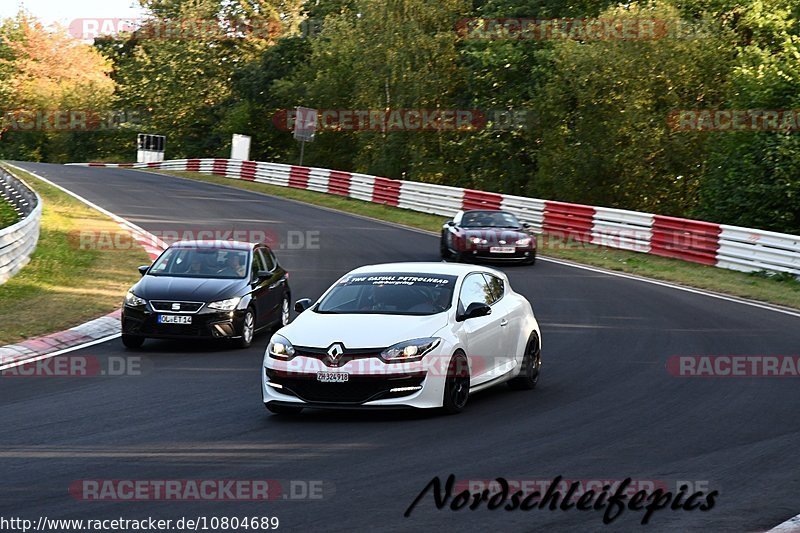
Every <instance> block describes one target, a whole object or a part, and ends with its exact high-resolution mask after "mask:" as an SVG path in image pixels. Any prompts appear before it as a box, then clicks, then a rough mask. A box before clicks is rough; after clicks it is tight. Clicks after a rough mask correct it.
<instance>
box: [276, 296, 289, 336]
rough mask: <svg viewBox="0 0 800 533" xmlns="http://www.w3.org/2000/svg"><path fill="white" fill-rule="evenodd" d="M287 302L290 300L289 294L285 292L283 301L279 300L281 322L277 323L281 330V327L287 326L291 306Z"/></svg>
mask: <svg viewBox="0 0 800 533" xmlns="http://www.w3.org/2000/svg"><path fill="white" fill-rule="evenodd" d="M289 300H290V298H289V293H288V292H287V293H286V294H284V295H283V299H282V300H281V320H280V322H278V327H279V328H282V327H283V326H286V325H288V324H289V316H290V314H289V313H290V310H291V305H290V302H289Z"/></svg>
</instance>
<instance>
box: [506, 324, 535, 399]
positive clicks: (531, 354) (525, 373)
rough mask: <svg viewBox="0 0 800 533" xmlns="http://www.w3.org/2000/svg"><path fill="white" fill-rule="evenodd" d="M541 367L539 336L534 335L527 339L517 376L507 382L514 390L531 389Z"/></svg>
mask: <svg viewBox="0 0 800 533" xmlns="http://www.w3.org/2000/svg"><path fill="white" fill-rule="evenodd" d="M541 369H542V351H541V349H540V348H539V338H538V337H537V336H536V335H533V336H532V337H531V340H529V341H528V346H527V347H526V348H525V355H524V356H523V357H522V369H521V370H520V373H519V375H518V376H517V377H515V378H514V379H512V380H510V381H509V382H508V386H509V387H511V388H512V389H514V390H531V389H533V388H534V387H536V384H537V383H538V382H539V374H540V373H541Z"/></svg>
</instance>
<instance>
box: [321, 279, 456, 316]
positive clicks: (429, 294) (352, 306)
mask: <svg viewBox="0 0 800 533" xmlns="http://www.w3.org/2000/svg"><path fill="white" fill-rule="evenodd" d="M455 283H456V276H446V275H442V274H422V273H420V274H417V273H397V272H385V273H383V272H382V273H373V274H355V275H348V276H345V277H344V278H342V279H340V280H339V282H338V283H337V284H336V286H335V287H334V288H333V289H331V291H330V292H329V293H328V294H327V295H325V297H324V298H323V299H322V301H321V302H320V303H319V304H318V305H317V307H316V309H315V311H316V312H318V313H341V314H345V313H346V314H360V313H366V314H387V315H433V314H436V313H441V312H442V311H446V310H447V309H449V308H450V304H451V302H452V299H453V288H454V286H455Z"/></svg>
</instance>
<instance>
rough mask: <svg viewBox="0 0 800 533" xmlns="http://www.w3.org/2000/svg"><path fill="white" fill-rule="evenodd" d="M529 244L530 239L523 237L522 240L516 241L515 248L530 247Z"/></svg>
mask: <svg viewBox="0 0 800 533" xmlns="http://www.w3.org/2000/svg"><path fill="white" fill-rule="evenodd" d="M530 244H531V238H530V237H524V238H522V239H519V240H518V241H517V246H530Z"/></svg>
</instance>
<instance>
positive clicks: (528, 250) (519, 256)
mask: <svg viewBox="0 0 800 533" xmlns="http://www.w3.org/2000/svg"><path fill="white" fill-rule="evenodd" d="M462 255H463V256H464V257H465V258H473V259H484V260H490V261H529V260H531V259H533V258H534V257H535V256H536V248H535V247H522V246H520V247H516V249H515V250H514V252H513V253H508V252H505V253H499V252H492V251H491V250H490V247H489V246H475V245H473V246H471V247H468V248H467V249H466V250H465V251H464V252H462Z"/></svg>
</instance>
